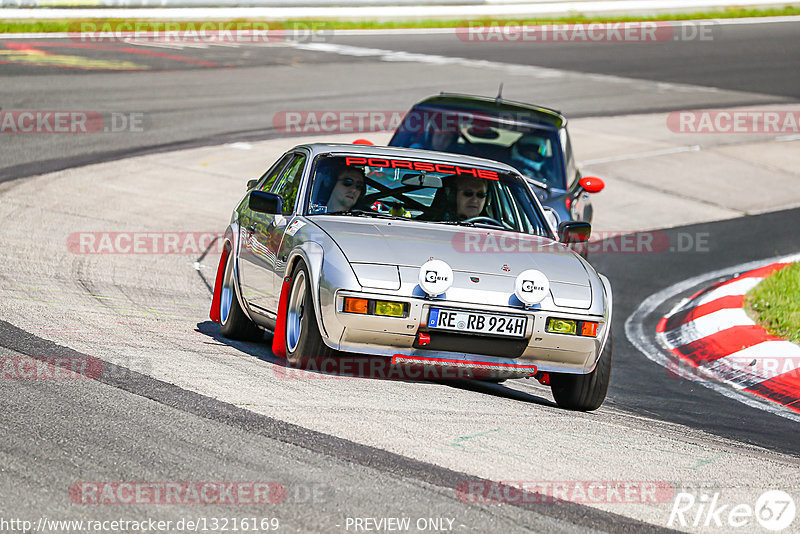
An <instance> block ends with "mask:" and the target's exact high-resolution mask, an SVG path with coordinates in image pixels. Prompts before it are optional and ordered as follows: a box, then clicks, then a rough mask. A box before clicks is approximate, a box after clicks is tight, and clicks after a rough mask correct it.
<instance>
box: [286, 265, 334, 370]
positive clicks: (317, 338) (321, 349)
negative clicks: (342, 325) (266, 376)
mask: <svg viewBox="0 0 800 534" xmlns="http://www.w3.org/2000/svg"><path fill="white" fill-rule="evenodd" d="M285 322H286V326H285V328H286V360H287V361H288V362H289V363H290V364H292V365H301V364H302V363H303V361H305V360H307V359H309V358H329V357H331V356H334V355H335V354H336V351H334V350H333V349H331V348H330V347H328V346H327V345H326V344H325V342H324V341H323V340H322V336H321V335H320V333H319V326H318V325H317V314H316V312H315V310H314V301H313V299H312V296H311V278H310V276H309V274H308V268H307V267H306V265H305V264H304V263H303V262H302V261H301V262H300V263H298V264H297V266H296V267H295V269H294V272H293V273H292V286H291V289H290V290H289V298H288V300H287V302H286V321H285Z"/></svg>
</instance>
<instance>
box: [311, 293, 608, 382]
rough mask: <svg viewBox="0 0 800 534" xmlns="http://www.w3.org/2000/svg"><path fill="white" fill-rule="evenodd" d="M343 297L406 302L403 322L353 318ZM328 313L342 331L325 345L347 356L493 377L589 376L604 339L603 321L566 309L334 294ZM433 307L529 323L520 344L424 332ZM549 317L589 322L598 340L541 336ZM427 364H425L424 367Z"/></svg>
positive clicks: (484, 336) (393, 296)
mask: <svg viewBox="0 0 800 534" xmlns="http://www.w3.org/2000/svg"><path fill="white" fill-rule="evenodd" d="M345 297H357V298H371V299H383V300H391V301H394V302H404V303H407V305H408V315H407V316H406V317H403V318H400V317H384V316H376V315H362V314H353V313H347V312H344V311H343V304H344V298H345ZM332 304H333V305H332V306H331V308H332V309H331V308H329V310H326V311H329V312H332V313H333V314H334V315H335V319H336V322H338V323H339V324H340V325H341V326H342V328H341V330H340V331H341V335H340V336H339V337H338V339H336V340H332V339H330V340H328V341H329V344H331V346H333V347H334V348H337V349H339V350H343V351H347V352H356V353H363V354H372V355H378V356H389V357H394V358H395V360H397V361H402V362H406V363H408V362H409V361H411V360H413V361H414V362H415V364H416V365H421V366H427V365H430V366H452V367H459V368H463V367H472V368H475V369H478V368H486V369H492V370H493V371H492V373H491V375H492V376H494V377H506V378H514V377H522V376H529V375H531V374H533V373H535V372H536V371H537V370H538V371H544V372H556V373H578V374H584V373H589V372H591V371H592V370H593V369H594V366H595V363H596V361H597V358H598V356H599V354H600V352H601V349H602V341H603V340H605V338H606V328H607V321H606V318H605V317H602V316H596V315H589V314H585V313H580V312H576V311H573V310H570V309H563V310H559V311H551V310H548V311H542V310H537V309H535V308H534V309H530V310H523V309H521V308H512V307H500V306H489V305H481V304H470V305H464V304H462V303H458V304H456V303H451V302H447V301H442V300H433V299H422V298H413V297H412V298H409V297H399V296H397V295H387V294H382V293H378V292H357V291H343V290H342V291H338V292H336V294H335V296H334V299H333V303H332ZM431 306H435V307H437V308H446V309H453V310H463V311H478V312H486V313H501V314H514V315H524V316H526V318H527V324H526V327H525V334H524V336H523V337H522V338H508V337H498V336H487V335H476V334H466V333H458V332H456V333H451V332H442V331H440V330H432V329H429V328H428V326H427V320H428V315H429V312H430V309H431ZM548 317H559V318H565V319H576V320H587V321H594V322H597V323H599V324H598V330H597V336H596V337H583V336H575V335H565V334H553V333H548V332H546V331H545V324H546V321H547V318H548ZM420 332H422V333H426V334H428V335H429V336H430V339H431V342H430V344H429V345H425V346H423V345H420V343H419V342H418V334H419V333H420ZM426 362H427V363H426Z"/></svg>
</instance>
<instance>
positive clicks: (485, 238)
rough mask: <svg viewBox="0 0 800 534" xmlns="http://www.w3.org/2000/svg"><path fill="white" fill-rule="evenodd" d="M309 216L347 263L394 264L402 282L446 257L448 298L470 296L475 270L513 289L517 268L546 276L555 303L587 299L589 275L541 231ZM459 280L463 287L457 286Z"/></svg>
mask: <svg viewBox="0 0 800 534" xmlns="http://www.w3.org/2000/svg"><path fill="white" fill-rule="evenodd" d="M313 221H314V223H315V224H317V225H318V226H319V227H320V228H322V229H323V230H324V231H325V232H326V233H327V234H329V235H330V236H331V237H332V238H333V240H334V241H336V243H337V244H338V245H339V247H340V248H341V249H342V251H343V252H344V255H345V256H346V257H347V259H348V261H349V262H350V263H353V264H385V265H396V266H398V267H399V273H400V278H401V283H402V286H403V287H411V286H416V285H417V275H418V272H419V267H420V266H421V265H422V264H423V263H425V262H426V261H428V260H430V259H431V258H435V259H439V260H443V261H445V262H447V264H448V265H450V267H451V268H452V269H453V271H454V273H455V274H456V277H455V282H454V285H453V288H452V290H450V291H448V299H450V298H452V296H453V295H451V293H452V292H453V290H459V289H463V290H466V291H468V292H469V293H470V295H471V296H470V297H469V299H470V300H471V299H472V298H475V297H476V296H477V295H475V294H474V293H475V290H476V289H477V286H476V285H475V284H479V282H474V281H472V278H473V277H475V276H477V277H479V278H481V280H482V281H483V284H482V285H483V286H484V287H485V289H486V290H487V291H500V290H501V288H502V291H506V286H508V287H510V290H508V292H510V293H511V294H513V291H514V290H513V280H514V279H515V278H516V277H517V276H518V275H519V274H520V273H521V272H522V271H525V270H527V269H537V270H539V271H541V272H543V273H544V274H545V275H546V276H547V278H548V279H549V280H550V283H551V293H552V296H553V300H554V302H555V303H556V304H557V305H561V306H569V307H580V308H588V307H589V305H590V304H591V287H590V284H589V275H588V273H587V272H586V268H585V267H584V266H583V263H582V262H581V261H580V259H578V258H577V257H576V256H575V254H574V253H572V252H571V251H569V250H568V249H566V248H565V247H564V246H563V245H561V244H560V243H558V242H556V241H553V240H552V239H549V238H546V237H539V236H533V235H526V234H517V233H514V232H503V231H494V230H489V229H486V228H470V227H465V226H449V225H443V224H434V223H426V222H417V221H399V220H380V219H366V218H358V217H350V216H345V217H337V216H332V215H325V216H318V217H314V218H313ZM459 273H460V274H461V275H462V276H459V275H458V274H459ZM469 275H472V276H469ZM480 275H484V276H483V277H481V276H480ZM460 280H461V281H462V283H463V284H464V287H463V288H459V285H460V283H459V281H460ZM490 286H494V287H490ZM491 300H494V299H491ZM484 302H487V301H484ZM501 304H502V305H507V304H508V302H507V301H504V302H501Z"/></svg>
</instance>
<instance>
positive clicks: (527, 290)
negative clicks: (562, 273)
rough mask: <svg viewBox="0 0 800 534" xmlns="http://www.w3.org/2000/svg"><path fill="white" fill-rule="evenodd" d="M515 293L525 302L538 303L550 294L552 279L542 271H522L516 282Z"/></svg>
mask: <svg viewBox="0 0 800 534" xmlns="http://www.w3.org/2000/svg"><path fill="white" fill-rule="evenodd" d="M514 294H515V295H516V296H517V298H518V299H519V300H520V301H522V303H523V304H527V305H529V306H530V305H532V304H538V303H540V302H541V301H543V300H544V299H545V297H546V296H547V295H549V294H550V280H548V279H547V277H546V276H545V275H544V273H543V272H542V271H537V270H536V269H528V270H527V271H522V272H521V273H519V276H517V280H516V281H515V282H514Z"/></svg>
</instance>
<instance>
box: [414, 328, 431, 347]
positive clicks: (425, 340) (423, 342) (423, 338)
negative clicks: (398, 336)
mask: <svg viewBox="0 0 800 534" xmlns="http://www.w3.org/2000/svg"><path fill="white" fill-rule="evenodd" d="M430 344H431V335H430V334H426V333H425V332H420V333H419V334H417V345H419V346H420V347H425V346H427V345H430Z"/></svg>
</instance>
